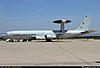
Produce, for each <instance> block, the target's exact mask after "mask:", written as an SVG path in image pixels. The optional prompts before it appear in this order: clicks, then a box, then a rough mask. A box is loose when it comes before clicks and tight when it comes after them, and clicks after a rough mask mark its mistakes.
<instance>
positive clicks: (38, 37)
mask: <svg viewBox="0 0 100 68" xmlns="http://www.w3.org/2000/svg"><path fill="white" fill-rule="evenodd" d="M36 39H45V37H40V36H36Z"/></svg>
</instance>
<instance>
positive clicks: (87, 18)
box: [76, 16, 90, 30]
mask: <svg viewBox="0 0 100 68" xmlns="http://www.w3.org/2000/svg"><path fill="white" fill-rule="evenodd" d="M89 23H90V16H85V19H84V20H83V23H82V24H81V25H80V26H79V27H78V28H76V30H88V27H89Z"/></svg>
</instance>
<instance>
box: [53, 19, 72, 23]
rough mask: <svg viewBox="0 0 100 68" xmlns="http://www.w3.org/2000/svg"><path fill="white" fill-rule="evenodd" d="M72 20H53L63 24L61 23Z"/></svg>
mask: <svg viewBox="0 0 100 68" xmlns="http://www.w3.org/2000/svg"><path fill="white" fill-rule="evenodd" d="M70 22H71V21H70V20H55V21H53V23H58V24H61V23H70Z"/></svg>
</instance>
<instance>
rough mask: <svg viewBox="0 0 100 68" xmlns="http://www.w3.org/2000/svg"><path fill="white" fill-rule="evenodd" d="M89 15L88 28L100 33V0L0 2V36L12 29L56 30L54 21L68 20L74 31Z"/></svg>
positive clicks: (66, 27) (0, 0)
mask: <svg viewBox="0 0 100 68" xmlns="http://www.w3.org/2000/svg"><path fill="white" fill-rule="evenodd" d="M85 16H91V21H90V27H89V29H92V30H96V31H97V32H100V29H99V28H100V22H99V21H100V19H99V18H100V0H0V33H4V32H7V31H14V30H44V29H46V30H47V29H50V30H56V29H60V25H59V24H54V23H53V21H54V20H59V19H68V20H71V21H72V22H71V23H69V24H65V29H75V28H77V27H78V26H79V25H80V24H81V23H82V21H83V19H84V17H85Z"/></svg>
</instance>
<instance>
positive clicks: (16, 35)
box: [3, 16, 95, 42]
mask: <svg viewBox="0 0 100 68" xmlns="http://www.w3.org/2000/svg"><path fill="white" fill-rule="evenodd" d="M70 22H71V21H70V20H55V21H53V23H57V24H61V29H60V30H30V31H9V32H7V33H6V35H4V36H3V38H4V39H5V40H6V41H7V42H15V41H17V42H25V41H31V40H32V39H45V40H46V41H52V39H59V38H66V37H74V36H80V35H84V34H89V33H91V32H95V30H88V27H89V23H90V16H85V19H84V20H83V22H82V23H81V25H80V26H79V27H78V28H76V29H75V30H65V28H64V24H65V23H70Z"/></svg>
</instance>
